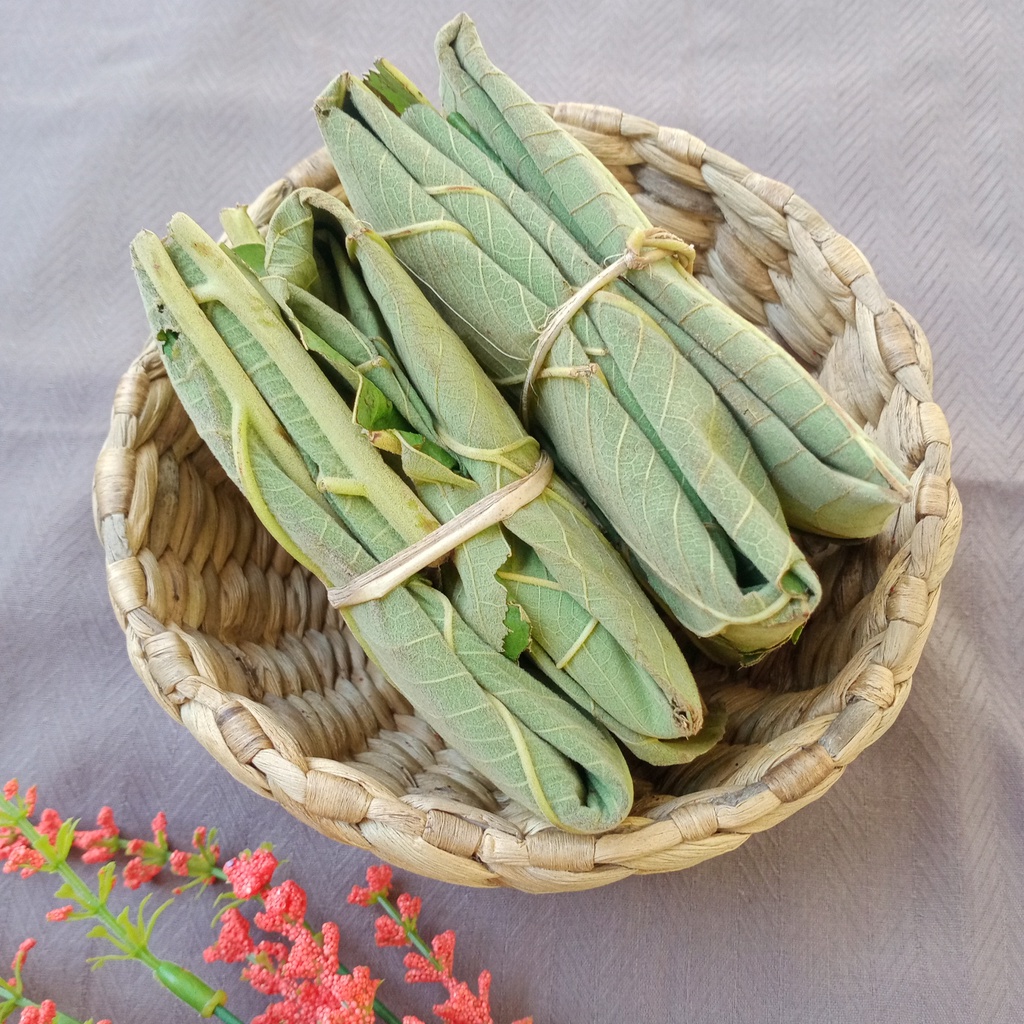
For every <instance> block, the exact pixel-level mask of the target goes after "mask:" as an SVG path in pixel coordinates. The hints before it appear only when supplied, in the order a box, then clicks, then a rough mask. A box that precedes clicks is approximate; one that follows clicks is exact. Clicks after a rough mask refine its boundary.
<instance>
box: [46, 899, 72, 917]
mask: <svg viewBox="0 0 1024 1024" xmlns="http://www.w3.org/2000/svg"><path fill="white" fill-rule="evenodd" d="M74 912H75V908H74V907H73V906H72V905H71V904H70V903H69V904H68V905H67V906H66V907H54V908H53V910H50V911H48V912H47V914H46V920H47V921H66V920H67V919H68V918H69V917H70V916H71V915H72V914H73V913H74Z"/></svg>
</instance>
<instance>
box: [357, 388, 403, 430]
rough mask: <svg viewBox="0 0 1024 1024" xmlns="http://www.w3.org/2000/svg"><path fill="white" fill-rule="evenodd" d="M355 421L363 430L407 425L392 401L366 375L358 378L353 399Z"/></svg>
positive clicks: (389, 428) (393, 428)
mask: <svg viewBox="0 0 1024 1024" xmlns="http://www.w3.org/2000/svg"><path fill="white" fill-rule="evenodd" d="M355 415H356V423H358V424H359V426H361V427H362V428H363V429H364V430H396V429H400V428H401V427H405V426H408V424H407V423H406V422H405V420H404V419H403V418H402V417H401V416H400V415H399V414H398V413H397V412H395V406H394V403H393V402H392V401H391V400H390V399H389V398H387V397H386V396H385V394H384V392H383V391H381V389H380V388H379V387H377V385H376V384H374V383H373V381H371V380H370V379H369V378H367V377H362V376H361V377H360V378H359V390H358V391H357V392H356V400H355Z"/></svg>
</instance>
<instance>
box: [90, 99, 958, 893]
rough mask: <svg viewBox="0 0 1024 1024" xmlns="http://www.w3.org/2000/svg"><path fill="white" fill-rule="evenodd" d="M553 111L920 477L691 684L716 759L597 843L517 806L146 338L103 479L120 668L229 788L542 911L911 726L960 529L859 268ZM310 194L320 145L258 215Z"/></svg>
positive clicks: (916, 357)
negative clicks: (277, 523)
mask: <svg viewBox="0 0 1024 1024" xmlns="http://www.w3.org/2000/svg"><path fill="white" fill-rule="evenodd" d="M548 109H549V111H550V113H551V114H552V116H553V117H554V118H555V120H556V121H557V122H558V123H559V124H561V125H563V126H564V127H566V128H568V129H569V130H570V131H571V132H572V133H573V134H574V135H575V136H576V138H578V139H579V140H581V141H582V142H583V143H584V144H585V145H587V146H588V147H589V148H590V149H591V150H592V151H593V152H594V153H595V154H596V155H597V156H598V157H600V159H602V160H603V161H604V163H605V164H606V165H607V166H608V167H609V168H610V170H611V172H612V173H613V174H614V176H615V177H616V178H617V179H618V180H619V182H620V183H621V184H622V185H623V187H624V188H625V189H626V190H627V191H628V192H629V193H630V194H631V195H632V196H633V198H634V199H635V201H636V202H637V203H638V204H639V205H640V206H641V207H642V208H643V209H644V210H645V212H646V213H647V215H648V216H649V217H650V219H651V220H652V221H653V222H654V223H656V224H660V225H661V226H663V227H664V228H666V229H668V230H669V231H671V232H672V233H673V234H675V235H678V236H681V237H685V238H687V239H690V240H692V241H693V243H694V248H695V250H696V252H695V262H694V268H693V269H694V272H695V274H696V276H697V278H698V279H699V280H700V281H701V282H702V283H703V284H704V285H705V286H707V287H708V288H709V289H710V290H711V291H712V292H714V293H715V294H717V295H718V296H720V297H721V298H722V299H723V300H724V301H725V302H727V303H728V304H729V305H730V306H731V307H732V308H733V309H735V310H737V311H738V312H739V313H741V314H742V315H743V316H744V317H746V318H747V319H748V320H750V321H751V322H753V323H755V324H758V325H760V326H761V327H762V328H763V329H765V330H766V331H768V332H769V333H770V334H771V335H772V336H773V337H774V338H775V339H776V340H777V341H778V342H780V343H781V344H782V345H784V346H786V347H787V348H788V349H789V350H790V351H793V352H795V353H796V354H797V355H798V356H799V357H800V358H801V360H803V361H804V362H805V364H806V365H808V366H810V367H811V368H812V370H813V372H814V375H815V376H816V377H817V378H818V379H819V380H820V381H821V383H822V384H823V385H824V386H825V387H826V388H827V389H828V390H829V391H830V393H831V394H832V395H833V396H834V397H835V398H836V399H837V401H839V402H840V403H841V404H842V406H843V408H844V409H845V411H846V412H847V413H848V414H849V415H850V416H852V417H853V418H854V419H855V420H856V421H857V422H858V423H861V424H864V425H865V426H866V428H867V429H868V430H869V432H870V433H871V435H872V436H873V437H874V438H875V439H876V440H877V441H878V443H879V444H880V445H881V446H882V447H883V449H884V450H885V452H886V453H887V454H888V456H889V457H890V458H892V459H893V460H894V462H895V463H896V464H897V465H898V466H899V467H900V468H901V469H902V470H903V471H904V472H905V473H906V475H907V477H908V478H909V480H910V488H909V493H908V496H907V497H906V499H905V500H904V501H903V502H902V504H901V505H900V507H899V508H898V510H897V513H896V514H895V516H893V518H892V519H891V521H890V523H889V524H888V526H887V527H886V529H885V530H884V531H883V532H882V533H881V534H879V535H878V536H876V537H874V538H873V539H871V540H868V541H865V542H863V543H859V544H832V543H829V542H828V541H824V540H818V541H814V542H810V541H809V539H808V538H804V540H805V541H806V542H807V544H806V548H807V550H808V553H809V556H810V561H811V563H812V565H813V567H814V569H815V571H816V573H817V575H818V576H819V578H820V579H821V581H822V597H821V602H820V605H819V607H818V609H817V612H816V613H815V615H814V616H813V617H812V618H811V620H810V621H809V622H808V624H807V626H806V628H805V630H804V632H803V635H802V636H801V638H800V642H799V644H797V645H795V646H792V645H790V646H786V647H783V648H780V649H779V650H777V651H775V652H774V653H772V654H770V655H769V656H768V657H767V658H766V659H764V660H763V661H762V662H761V663H760V664H758V665H756V666H755V667H753V668H752V669H747V670H742V671H740V670H736V669H732V670H726V669H719V670H715V671H714V672H713V673H711V674H708V675H706V676H705V675H702V676H701V682H702V692H703V694H704V696H705V698H706V699H707V700H708V701H710V702H720V703H721V704H722V705H723V706H724V707H725V709H726V710H727V711H728V724H727V727H726V733H725V737H724V740H723V741H722V742H721V743H719V744H718V745H717V746H715V747H714V748H713V749H711V750H710V751H709V752H708V753H707V754H705V755H703V756H700V757H697V758H696V759H695V760H693V761H692V762H691V763H689V764H684V765H682V766H679V767H662V768H657V767H650V766H644V765H642V764H641V763H639V762H631V771H632V783H633V790H634V798H633V803H632V807H631V808H629V816H628V817H627V818H626V819H625V820H624V821H623V822H622V824H620V825H617V826H614V827H612V828H609V829H608V830H606V831H604V832H601V833H599V834H580V833H573V832H571V831H569V830H567V829H565V828H562V827H558V826H553V825H551V824H550V822H549V821H547V820H546V819H545V818H544V817H543V816H542V815H540V814H539V813H537V812H536V811H532V810H530V809H529V808H528V807H527V806H526V805H525V804H524V803H522V802H521V801H519V800H515V799H509V796H508V793H507V792H506V791H503V790H502V789H501V788H500V787H497V786H495V785H494V783H493V782H492V781H491V780H490V779H489V778H488V776H487V775H486V774H485V773H484V772H481V771H480V770H479V769H478V768H476V767H474V765H473V764H472V763H471V762H470V761H468V760H467V759H466V758H465V757H464V756H463V755H461V754H459V753H458V752H457V751H456V750H454V749H453V748H452V747H451V746H450V745H449V744H447V743H446V742H445V741H444V740H443V739H442V738H441V736H440V735H439V733H438V732H437V731H436V730H435V729H434V728H432V727H431V726H430V724H428V722H427V721H426V720H425V719H424V718H423V717H422V715H419V714H417V713H415V712H414V711H413V709H412V706H411V705H410V703H409V701H408V699H407V698H405V697H403V696H402V695H401V694H400V693H399V692H398V691H397V690H396V689H395V688H394V686H393V685H392V684H391V683H390V682H389V681H388V680H387V678H386V677H385V675H384V674H383V673H382V672H381V671H380V669H379V668H378V667H377V666H376V665H375V664H374V663H373V662H372V661H369V660H367V659H366V657H365V655H364V653H363V651H362V648H361V647H360V645H359V644H358V643H357V642H356V639H355V636H354V634H353V632H352V631H351V629H350V624H349V622H347V621H346V619H349V620H350V621H351V619H350V615H346V616H344V617H343V616H342V614H341V613H339V612H338V611H337V610H335V609H334V608H332V606H331V605H330V603H329V602H328V599H327V590H326V589H325V588H324V587H323V585H322V584H321V583H320V581H319V580H318V579H317V578H316V576H315V575H314V574H313V573H312V572H311V571H310V570H308V569H307V568H305V567H304V566H303V565H302V564H300V563H299V562H297V561H296V559H295V558H294V556H292V555H291V554H289V553H288V552H287V551H286V550H285V549H284V548H283V547H281V546H280V545H279V544H278V543H276V542H275V540H274V538H273V537H272V536H271V534H270V533H268V532H267V530H266V529H265V528H264V527H263V526H262V525H261V524H260V522H259V521H258V520H257V518H256V517H255V515H254V513H253V511H252V510H251V508H250V507H249V505H248V504H247V503H246V502H245V501H244V500H243V499H242V498H241V496H240V493H239V490H238V488H237V486H236V485H235V483H233V482H232V481H231V480H230V479H229V478H228V475H227V474H226V473H225V471H224V469H223V468H221V466H220V465H219V464H218V461H217V460H216V459H215V458H214V457H213V455H212V453H211V451H210V448H209V445H208V444H207V443H205V442H204V441H202V440H201V439H200V437H199V435H198V434H197V432H196V429H195V426H194V425H193V423H192V422H191V421H190V419H189V417H188V416H187V415H186V414H185V412H184V410H183V407H182V405H181V404H180V402H179V400H178V399H177V398H176V396H175V394H174V392H173V390H172V388H171V386H170V382H169V380H168V377H167V368H166V366H165V365H164V363H163V362H162V360H161V359H160V355H159V352H158V350H157V349H156V348H155V347H152V346H151V347H149V348H147V349H146V351H145V352H144V353H143V354H142V355H141V356H140V357H139V358H138V359H137V360H136V361H135V362H134V363H133V364H132V366H131V368H130V369H129V370H128V372H127V373H126V375H125V376H124V378H123V379H122V381H121V384H120V385H119V387H118V390H117V394H116V397H115V400H114V409H113V417H112V421H111V429H110V433H109V435H108V438H107V441H106V443H105V445H104V449H103V452H102V453H101V456H100V459H99V462H98V464H97V472H96V480H95V488H94V495H95V510H96V522H97V528H98V530H99V533H100V537H101V539H102V542H103V546H104V549H105V551H106V555H107V572H108V580H109V586H110V594H111V599H112V602H113V605H114V610H115V613H116V615H117V618H118V621H119V623H120V624H121V626H122V628H123V629H124V631H125V634H126V639H127V644H128V651H129V655H130V657H131V660H132V663H133V664H134V666H135V667H136V669H137V671H138V673H139V675H140V676H141V678H142V679H143V681H144V682H145V684H146V685H147V687H148V688H149V690H150V692H151V693H152V695H153V696H154V698H155V699H156V700H157V701H158V702H159V703H160V704H161V706H162V707H164V708H165V710H167V711H168V713H169V714H171V715H172V716H173V717H174V719H175V720H177V721H180V722H181V723H182V724H183V725H185V726H186V727H187V728H188V729H189V730H190V731H191V732H192V734H193V735H194V736H195V737H196V738H197V739H198V740H199V742H200V743H201V744H202V745H203V746H204V747H205V748H206V749H207V750H209V751H210V752H211V753H212V754H213V756H214V757H216V758H217V759H218V760H219V761H220V762H221V763H222V764H223V765H224V766H225V767H226V768H227V769H228V770H229V771H230V772H231V773H232V774H233V775H234V776H235V777H236V778H238V779H239V780H240V781H242V782H243V783H244V784H245V785H247V786H248V787H250V788H251V789H253V790H254V791H256V792H257V793H260V794H262V795H264V796H266V797H268V798H270V799H273V800H276V801H277V802H279V803H280V804H281V805H282V806H284V807H285V808H286V809H287V810H288V811H289V812H290V813H292V814H293V815H295V816H296V817H297V818H299V819H300V820H302V821H304V822H306V823H307V824H310V825H312V826H313V827H315V828H317V829H319V830H320V831H322V832H323V833H324V834H326V835H328V836H330V837H332V838H334V839H336V840H338V841H340V842H344V843H347V844H351V845H356V846H359V847H361V848H363V849H368V850H371V851H372V852H374V853H375V854H376V855H377V856H380V857H382V858H384V859H386V860H388V861H390V862H392V863H395V864H399V865H402V866H404V867H406V868H407V869H410V870H413V871H417V872H419V873H422V874H425V875H429V876H431V877H436V878H440V879H443V880H446V881H450V882H454V883H457V884H469V885H484V886H489V885H509V886H513V887H516V888H520V889H524V890H528V891H534V892H548V891H559V890H568V889H582V888H589V887H592V886H597V885H602V884H607V883H609V882H612V881H615V880H617V879H621V878H624V877H627V876H629V875H631V874H634V873H638V872H641V873H647V872H656V871H670V870H677V869H680V868H683V867H687V866H690V865H692V864H696V863H699V862H700V861H701V860H704V859H706V858H708V857H711V856H716V855H719V854H722V853H725V852H727V851H729V850H731V849H734V848H735V847H737V846H738V845H740V844H741V843H743V842H745V841H746V840H747V839H748V838H749V837H750V836H751V835H752V834H753V833H754V832H756V831H760V830H762V829H765V828H769V827H771V826H772V825H774V824H776V823H778V822H779V821H781V820H783V819H784V818H786V817H787V816H788V815H789V814H791V813H793V812H794V811H796V810H798V809H799V808H800V807H802V806H805V805H806V804H807V803H808V802H810V801H812V800H815V799H817V798H818V797H820V796H821V795H822V794H824V793H825V792H826V791H827V790H828V789H829V788H830V787H831V785H833V784H834V783H835V782H836V781H837V780H838V778H839V777H840V775H841V774H842V772H843V771H844V769H845V766H846V765H847V764H849V763H850V762H851V761H852V760H853V759H854V758H856V757H857V756H858V755H859V754H860V753H861V752H862V751H863V750H864V749H865V748H866V747H867V746H869V745H870V744H871V743H873V742H874V741H875V740H876V739H877V738H878V737H879V736H881V735H882V733H884V732H885V730H886V729H887V728H888V727H889V726H890V725H891V724H892V722H893V721H894V720H895V718H896V716H897V715H898V714H899V711H900V709H901V708H902V706H903V704H904V702H905V700H906V698H907V696H908V694H909V691H910V684H911V681H912V678H913V675H914V671H915V668H916V666H917V663H918V660H919V658H920V654H921V650H922V647H923V645H924V642H925V640H926V638H927V635H928V632H929V630H930V628H931V624H932V621H933V619H934V615H935V612H936V608H937V603H938V596H939V591H940V584H941V582H942V579H943V577H944V576H945V574H946V572H947V571H948V568H949V565H950V562H951V559H952V556H953V552H954V550H955V547H956V542H957V539H958V536H959V530H960V505H959V499H958V496H957V492H956V489H955V487H954V486H953V485H952V483H951V481H950V459H949V450H950V440H949V432H948V428H947V427H946V423H945V420H944V417H943V415H942V412H941V410H940V409H939V407H938V405H937V404H936V403H935V402H934V401H933V399H932V397H931V380H932V364H931V355H930V351H929V348H928V345H927V341H926V339H925V337H924V334H923V332H922V331H921V329H920V328H919V327H918V325H917V324H916V323H915V322H914V320H913V319H912V318H911V317H910V316H909V315H908V314H907V313H906V312H905V311H904V310H903V309H902V308H901V307H899V306H897V305H896V304H894V303H892V302H891V301H890V300H889V299H888V298H886V296H885V293H884V291H883V289H882V288H881V286H880V285H879V283H878V281H877V279H876V278H875V276H874V274H873V272H872V270H871V268H870V266H869V265H868V264H867V263H866V261H865V260H864V258H863V256H861V254H860V253H859V252H858V251H857V249H856V248H855V247H854V246H852V245H851V244H850V243H849V242H847V241H846V240H845V239H844V238H842V237H841V236H839V235H838V234H837V233H836V232H835V231H834V230H833V229H832V228H830V227H829V226H828V224H827V223H826V222H825V221H824V220H823V219H822V218H821V217H820V215H819V214H817V213H816V212H815V211H814V210H813V209H812V208H811V207H810V206H809V205H808V204H807V203H806V202H804V201H803V200H802V199H800V198H799V197H798V196H796V195H795V194H794V193H793V192H792V190H791V189H789V188H787V187H786V186H784V185H782V184H780V183H778V182H773V181H770V180H769V179H766V178H764V177H762V176H761V175H759V174H756V173H754V172H751V171H749V170H748V169H747V168H746V167H744V166H742V165H741V164H739V163H737V162H736V161H734V160H732V159H731V158H730V157H728V156H725V155H724V154H721V153H718V152H716V151H715V150H713V149H711V148H710V147H707V146H706V145H705V144H704V143H703V142H700V141H699V140H697V139H695V138H694V137H693V136H691V135H689V134H687V133H686V132H683V131H680V130H677V129H669V128H660V127H658V126H657V125H654V124H652V123H651V122H649V121H645V120H643V119H641V118H636V117H632V116H629V115H624V114H621V113H620V112H618V111H614V110H611V109H609V108H598V107H592V106H587V105H577V104H570V105H561V106H558V107H553V108H548ZM307 186H310V187H313V188H315V189H319V190H323V191H331V190H334V192H335V193H336V194H337V193H340V188H339V184H338V179H337V176H336V173H335V171H334V168H333V167H332V165H331V162H330V160H329V158H328V156H327V154H326V152H324V151H321V152H319V153H317V154H314V155H313V156H312V157H310V158H309V159H308V160H306V161H303V162H302V163H301V164H300V165H298V166H297V167H296V168H295V169H294V170H293V171H291V172H289V174H288V175H287V176H286V177H285V178H283V179H281V181H279V182H276V183H274V184H273V185H272V186H270V187H269V188H268V189H267V190H266V191H265V192H264V194H263V195H262V196H261V197H260V198H259V199H258V200H257V201H256V202H255V203H253V204H251V205H250V207H249V210H250V213H251V215H252V218H253V220H254V221H255V222H256V224H257V225H259V226H260V227H261V228H265V227H266V225H267V224H268V222H269V221H270V219H271V216H272V214H273V213H274V211H275V210H276V209H277V208H278V207H279V206H280V205H281V203H282V201H283V200H284V199H285V198H287V197H288V196H291V195H293V194H294V193H295V192H296V191H297V190H298V189H300V188H303V187H307ZM591 276H593V275H591ZM534 338H535V339H536V334H535V335H534ZM538 350H539V346H538ZM542 386H543V385H542ZM535 463H536V459H534V460H533V462H531V464H530V465H531V466H532V465H534V464H535ZM403 546H408V545H403ZM403 589H407V588H399V589H398V590H397V591H395V592H394V593H396V594H397V593H399V592H400V591H401V590H403ZM387 600H394V598H393V597H391V598H388V599H387ZM379 603H380V602H369V603H366V604H364V605H361V606H359V607H363V608H370V607H374V605H376V604H379ZM349 611H350V613H351V612H355V611H357V609H356V608H352V609H350V610H349Z"/></svg>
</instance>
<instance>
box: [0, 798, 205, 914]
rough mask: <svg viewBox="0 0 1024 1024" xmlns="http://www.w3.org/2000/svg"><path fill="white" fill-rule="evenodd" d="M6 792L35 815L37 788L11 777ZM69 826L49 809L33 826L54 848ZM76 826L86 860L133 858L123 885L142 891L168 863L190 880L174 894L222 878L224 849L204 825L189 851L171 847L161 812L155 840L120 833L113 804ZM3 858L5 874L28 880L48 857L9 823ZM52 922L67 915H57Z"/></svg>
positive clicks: (1, 829)
mask: <svg viewBox="0 0 1024 1024" xmlns="http://www.w3.org/2000/svg"><path fill="white" fill-rule="evenodd" d="M3 794H4V799H5V800H7V801H14V800H17V801H19V806H20V807H21V809H22V813H23V815H24V817H26V818H31V817H32V815H33V814H34V813H35V808H36V800H37V796H36V787H35V786H31V787H30V788H29V789H28V790H27V791H26V792H25V794H24V796H21V795H20V794H19V792H18V784H17V781H16V780H14V779H12V780H11V781H10V782H8V783H7V785H6V786H5V787H4V790H3ZM67 825H68V823H67V822H65V821H64V820H63V819H62V818H61V817H60V815H59V814H58V813H57V811H55V810H54V809H53V808H52V807H47V808H45V809H44V810H43V811H42V813H41V814H40V815H39V820H38V822H37V823H36V826H35V827H36V829H37V830H38V831H39V832H40V833H41V834H42V835H43V836H45V837H46V839H47V840H48V841H49V842H50V844H51V846H53V847H54V848H56V845H57V837H58V835H59V833H60V831H61V829H62V828H63V827H66V826H67ZM75 825H77V822H72V823H71V828H72V829H73V833H72V834H73V840H72V845H73V847H74V848H75V849H77V850H79V851H81V856H82V863H83V864H105V863H107V862H108V861H112V860H114V859H115V858H116V857H117V855H118V854H126V855H127V856H128V857H129V858H130V859H129V860H128V862H127V863H126V864H125V866H124V870H123V873H122V877H123V880H124V884H125V886H126V887H127V888H129V889H138V888H140V887H141V886H142V885H144V884H145V883H146V882H151V881H153V880H154V879H155V878H156V877H157V876H158V875H159V874H160V872H161V871H162V870H163V869H164V867H167V866H170V869H171V871H172V872H173V873H174V874H175V875H180V876H182V877H185V878H189V879H191V881H189V883H188V884H187V885H184V886H179V887H178V888H177V889H175V890H174V891H175V893H176V894H178V893H180V892H182V891H183V890H184V889H188V888H190V887H191V886H193V885H212V884H213V883H214V882H215V881H217V879H218V878H223V875H222V873H221V872H220V869H219V868H218V866H217V862H218V860H219V859H220V847H219V846H218V845H217V843H216V841H215V840H216V830H215V829H214V830H212V831H210V832H209V834H208V833H207V830H206V829H205V828H202V827H200V828H197V829H196V830H195V832H194V833H193V835H192V849H191V850H172V849H171V848H170V845H169V843H168V841H167V817H166V816H165V815H164V812H163V811H160V812H158V814H157V815H156V817H155V818H153V821H152V823H151V824H150V828H151V830H152V833H153V838H152V839H151V840H147V839H138V838H125V837H124V836H122V835H121V830H120V829H119V828H118V826H117V822H115V821H114V812H113V810H112V809H111V808H110V807H101V808H100V812H99V814H98V815H97V816H96V828H93V829H79V828H75V827H74V826H75ZM0 861H3V862H4V868H3V870H4V871H5V872H14V871H19V872H20V873H21V877H22V878H28V877H29V876H31V875H33V874H35V873H36V872H37V871H40V870H42V869H43V867H44V864H45V857H44V856H43V854H42V853H41V852H40V851H39V850H36V849H34V848H33V846H32V844H31V842H30V841H29V840H28V838H26V836H25V835H24V834H23V832H22V830H21V829H20V828H18V827H17V826H16V825H7V826H0ZM51 920H63V918H61V917H57V916H55V917H52V918H51Z"/></svg>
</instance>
